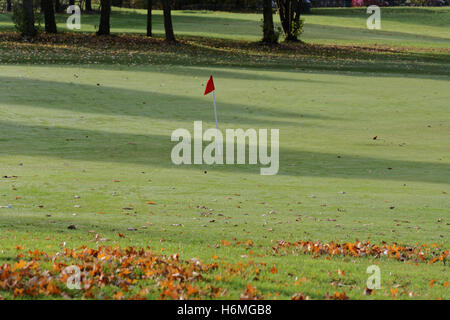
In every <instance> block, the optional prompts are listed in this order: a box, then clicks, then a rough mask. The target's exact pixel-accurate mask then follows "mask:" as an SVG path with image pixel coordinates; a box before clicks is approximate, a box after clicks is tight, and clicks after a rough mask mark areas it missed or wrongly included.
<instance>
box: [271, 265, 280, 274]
mask: <svg viewBox="0 0 450 320" xmlns="http://www.w3.org/2000/svg"><path fill="white" fill-rule="evenodd" d="M277 272H278V270H277V268H275V267H272V269H270V273H272V274H275V273H277Z"/></svg>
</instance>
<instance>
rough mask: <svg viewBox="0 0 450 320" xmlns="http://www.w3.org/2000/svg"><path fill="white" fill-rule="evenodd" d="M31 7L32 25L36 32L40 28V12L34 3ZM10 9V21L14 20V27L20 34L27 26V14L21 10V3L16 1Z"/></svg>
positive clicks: (24, 31) (23, 32)
mask: <svg viewBox="0 0 450 320" xmlns="http://www.w3.org/2000/svg"><path fill="white" fill-rule="evenodd" d="M33 8H34V9H33V14H34V27H35V30H36V33H38V32H39V30H40V29H41V22H42V14H41V13H40V12H38V10H37V5H36V4H35V5H34V7H33ZM12 9H13V10H12V21H13V22H14V27H15V29H16V30H17V31H18V32H20V33H21V34H25V33H26V28H27V16H26V15H25V13H24V11H23V7H22V3H21V2H18V1H16V2H14V4H13V7H12Z"/></svg>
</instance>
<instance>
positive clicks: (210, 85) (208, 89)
mask: <svg viewBox="0 0 450 320" xmlns="http://www.w3.org/2000/svg"><path fill="white" fill-rule="evenodd" d="M215 89H216V88H215V87H214V80H213V76H211V77H209V80H208V83H207V84H206V89H205V96H206V95H207V94H208V93H210V92H212V91H214V90H215Z"/></svg>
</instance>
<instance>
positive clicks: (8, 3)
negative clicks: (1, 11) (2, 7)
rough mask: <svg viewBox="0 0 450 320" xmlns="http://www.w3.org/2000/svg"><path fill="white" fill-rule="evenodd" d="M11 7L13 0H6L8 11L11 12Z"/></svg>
mask: <svg viewBox="0 0 450 320" xmlns="http://www.w3.org/2000/svg"><path fill="white" fill-rule="evenodd" d="M11 9H12V7H11V0H6V12H10V11H11Z"/></svg>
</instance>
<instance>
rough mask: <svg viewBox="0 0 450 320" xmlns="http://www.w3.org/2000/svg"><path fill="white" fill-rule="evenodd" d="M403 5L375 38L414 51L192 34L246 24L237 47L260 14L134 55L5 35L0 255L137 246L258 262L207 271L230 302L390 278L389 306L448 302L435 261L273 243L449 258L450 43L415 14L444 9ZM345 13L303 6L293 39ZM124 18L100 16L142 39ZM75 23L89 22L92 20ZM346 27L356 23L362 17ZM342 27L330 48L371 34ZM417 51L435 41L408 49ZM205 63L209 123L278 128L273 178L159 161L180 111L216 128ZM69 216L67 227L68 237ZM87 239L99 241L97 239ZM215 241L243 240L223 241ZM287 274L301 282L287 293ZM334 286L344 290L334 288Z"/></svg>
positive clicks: (248, 169) (352, 290) (206, 17)
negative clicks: (272, 43)
mask: <svg viewBox="0 0 450 320" xmlns="http://www.w3.org/2000/svg"><path fill="white" fill-rule="evenodd" d="M395 10H400V9H394V10H393V11H392V12H395ZM402 10H405V9H402ZM408 10H410V11H407V12H409V13H408V14H409V15H411V16H412V17H413V18H414V20H413V21H411V20H408V19H405V18H403V17H402V18H396V17H394V15H393V16H392V17H391V18H390V20H388V21H386V22H383V23H384V25H383V27H384V26H386V28H388V27H389V26H393V27H392V28H394V27H395V26H396V25H411V29H410V31H409V32H406V31H405V32H404V33H403V32H402V33H401V34H399V33H392V34H389V36H387V37H386V38H384V40H383V41H384V42H383V44H385V45H389V43H391V42H392V43H395V44H399V46H402V45H405V46H417V49H418V50H417V52H416V53H411V52H408V51H406V50H404V51H398V52H397V51H396V52H384V51H375V52H370V51H364V50H359V49H358V50H351V51H345V50H344V49H332V48H331V49H330V47H327V46H324V47H317V48H316V47H311V48H309V47H306V48H305V47H304V46H301V45H299V46H294V47H289V46H285V47H281V48H280V49H274V50H272V49H267V48H263V47H258V46H253V45H250V44H246V43H241V42H232V41H222V40H214V41H213V40H211V41H209V40H208V41H207V40H202V39H199V38H196V37H194V36H201V35H208V36H211V37H213V36H217V37H220V38H227V37H233V38H234V37H235V36H236V34H234V33H233V30H240V29H241V28H238V27H237V25H240V23H242V24H244V25H245V24H249V25H250V24H252V25H253V27H252V28H253V29H251V30H254V33H253V34H252V33H251V32H249V34H250V35H247V34H242V39H246V40H256V39H257V38H258V37H259V35H258V30H259V29H258V25H257V23H258V19H259V16H256V15H247V14H242V15H240V14H226V13H217V14H215V13H205V14H202V13H193V14H190V13H176V16H175V21H176V23H175V27H176V30H177V31H178V33H179V34H184V35H185V38H184V39H183V41H182V42H181V43H180V44H179V45H177V46H169V47H167V46H165V45H163V44H161V43H160V42H158V41H153V42H152V41H148V42H143V43H140V42H138V44H136V45H135V51H134V52H133V54H132V55H128V52H127V51H126V50H125V51H124V52H121V51H120V50H119V49H118V48H119V47H118V45H117V44H115V43H113V44H111V45H110V46H109V47H108V48H100V47H95V46H94V44H89V43H86V44H84V43H80V44H79V46H77V45H73V44H72V42H71V41H72V40H69V41H67V43H66V44H62V43H59V42H58V41H55V42H52V41H49V43H48V44H47V43H42V44H24V43H20V42H17V41H15V40H8V39H6V40H5V39H3V40H4V41H3V43H0V55H1V57H2V58H1V59H2V61H3V64H2V65H0V85H1V91H0V112H1V114H2V119H1V126H0V146H1V151H0V169H1V171H0V175H1V176H17V178H1V179H0V205H7V204H11V205H12V208H10V209H7V208H1V209H0V263H11V262H15V261H16V260H17V258H16V255H17V251H16V250H15V249H14V246H15V245H22V246H25V247H26V249H34V248H39V249H41V250H46V251H51V252H56V251H57V250H59V248H60V245H61V243H63V242H65V245H66V247H70V248H72V247H78V246H81V245H87V246H91V247H96V246H98V245H101V244H106V245H114V244H119V245H121V246H135V247H145V246H150V247H151V248H153V249H154V250H157V251H160V250H163V251H162V253H164V254H171V253H175V252H178V253H180V255H181V256H182V258H184V259H189V258H192V257H198V258H200V259H201V260H203V261H205V262H214V261H218V262H219V263H221V264H222V263H226V262H230V263H237V262H248V261H250V260H251V261H255V262H262V261H263V262H266V263H267V267H266V268H264V269H263V270H262V275H261V277H260V279H259V280H255V279H254V278H253V277H251V276H250V275H249V274H245V273H244V275H242V276H236V277H229V278H226V279H224V280H222V281H216V282H215V285H216V286H219V287H224V288H227V289H228V293H227V295H226V296H225V297H224V298H238V297H239V294H240V293H242V292H243V291H244V290H245V286H246V284H247V283H251V284H252V285H255V286H257V288H258V291H260V292H261V293H262V294H264V295H265V297H266V298H273V297H274V295H275V293H277V292H278V293H279V298H280V299H289V298H290V297H291V296H292V295H293V294H294V293H296V292H303V293H304V294H306V295H309V296H310V297H311V298H314V299H322V298H323V297H324V295H325V293H327V292H329V293H334V292H336V291H340V292H342V291H345V292H346V293H347V295H348V296H349V297H350V298H352V299H372V298H384V299H386V298H392V296H391V292H390V289H391V288H399V293H398V298H400V299H411V298H423V299H436V298H438V297H441V298H444V299H449V298H450V295H449V292H448V290H449V289H448V287H444V283H445V282H446V281H448V280H449V277H448V275H449V270H448V264H447V265H444V264H443V263H442V262H439V263H435V264H432V265H429V264H426V263H417V264H416V263H414V262H412V261H408V262H399V261H395V260H388V259H385V258H381V259H374V258H369V257H366V258H357V259H356V258H348V257H347V258H343V257H333V258H331V259H329V260H327V259H326V258H325V257H319V258H315V259H313V258H312V257H311V256H310V255H298V256H294V255H286V256H276V255H273V254H272V253H271V247H272V246H273V245H274V244H275V242H276V241H277V240H280V239H284V240H286V241H296V240H300V239H303V240H320V241H322V242H328V241H338V242H347V241H354V240H355V239H356V238H358V239H360V240H368V239H369V240H370V241H371V242H375V243H379V242H382V241H386V242H388V243H393V242H397V243H402V244H407V245H411V246H416V245H420V244H424V243H428V244H432V243H437V244H439V245H440V246H442V247H443V248H446V249H447V250H448V248H449V239H448V235H449V232H448V228H449V223H450V221H449V220H448V212H449V205H450V202H449V193H450V189H449V183H450V178H449V173H450V158H449V148H448V147H449V146H448V145H447V144H446V142H447V141H449V138H450V134H449V132H450V130H449V126H450V123H449V121H448V114H449V111H450V107H449V104H448V101H449V100H450V94H449V91H448V86H449V74H448V64H449V61H448V53H447V55H446V50H447V49H446V48H448V44H449V42H448V41H449V40H448V30H446V27H445V26H444V25H440V22H439V21H438V20H433V22H432V21H431V19H427V18H425V16H426V15H427V14H428V11H430V12H433V14H436V15H439V13H437V12H442V13H443V14H444V15H445V16H446V17H448V11H447V10H445V9H444V10H442V11H439V10H437V9H424V10H427V11H423V12H422V11H419V10H418V11H417V12H416V11H413V10H411V9H408ZM348 12H350V13H348ZM356 12H358V11H357V10H348V11H345V10H335V9H333V10H332V9H327V10H320V11H318V13H317V14H315V15H312V16H308V17H307V18H306V19H307V21H308V19H311V21H314V23H312V22H311V25H312V26H311V29H310V31H308V30H306V31H305V38H304V39H305V40H307V39H310V38H308V37H313V36H314V33H313V31H312V30H314V28H317V29H315V30H316V31H318V30H320V27H318V26H320V25H327V27H326V29H327V30H328V32H324V33H323V34H324V38H321V39H315V40H316V41H318V42H323V43H330V41H328V39H331V38H333V33H332V32H331V30H335V31H334V32H338V30H341V29H339V28H335V27H334V26H335V24H338V25H341V26H348V27H349V28H353V27H352V26H350V22H351V21H355V22H357V21H363V20H364V18H358V17H355V15H356ZM424 12H425V13H424ZM328 14H332V16H331V17H327V15H328ZM129 15H130V18H133V19H137V22H139V23H140V24H138V23H136V24H133V23H131V21H132V20H130V19H127V18H126V17H127V15H122V14H120V15H119V13H117V12H115V17H116V19H118V20H116V21H117V23H115V20H114V19H113V23H112V24H113V26H114V25H116V26H120V28H119V27H117V28H118V29H115V31H117V32H133V33H136V32H142V30H143V21H144V16H143V15H142V14H137V13H129ZM348 15H349V16H348ZM0 17H2V19H3V18H4V16H0ZM87 19H92V25H94V20H95V19H94V17H89V18H86V20H87ZM157 19H158V17H157ZM190 19H194V21H197V22H196V23H194V24H192V23H191V22H189V21H193V20H190ZM227 19H229V20H230V21H229V22H230V26H228V25H227V26H226V27H224V24H225V21H228V20H227ZM177 20H178V22H177ZM0 21H1V20H0ZM3 21H6V20H5V19H4V20H3ZM183 21H185V22H183ZM442 21H443V20H442ZM119 22H121V23H119ZM157 22H158V20H157ZM200 22H202V23H200ZM206 23H208V28H206V27H205V28H203V27H200V26H203V25H206ZM235 24H237V25H235ZM132 25H133V27H131V26H132ZM307 25H308V24H307ZM2 26H5V24H2ZM231 26H232V28H236V29H231V30H230V28H231ZM6 27H7V28H10V25H9V24H8V25H6ZM156 28H157V30H158V28H161V27H160V26H158V24H157V27H156ZM395 28H397V27H395ZM198 29H203V30H205V31H204V32H206V34H202V33H196V32H197V31H196V30H198ZM357 29H358V30H359V32H362V33H366V31H365V30H364V26H363V27H358V28H357ZM159 30H160V31H161V29H159ZM214 30H215V31H214ZM342 30H345V33H347V36H346V37H350V38H346V37H343V38H342V39H340V40H337V41H338V42H339V43H340V44H350V43H356V44H368V43H373V39H372V38H371V36H368V37H367V38H363V37H359V36H358V35H357V33H352V32H350V31H348V30H347V29H342ZM85 31H93V28H92V30H85ZM241 32H242V33H244V31H243V30H242V31H241ZM367 32H368V31H367ZM383 32H385V31H383ZM386 32H387V31H386ZM445 32H446V33H445ZM352 34H355V36H354V37H353V36H352ZM408 34H412V35H413V36H411V37H410V35H408ZM409 37H410V38H409ZM82 39H83V38H82ZM108 41H109V40H108ZM111 41H114V39H113V40H111ZM402 41H403V42H402ZM377 43H378V40H377ZM379 44H381V42H380V43H379ZM127 45H130V44H129V43H128V44H127ZM308 48H309V49H308ZM430 48H435V49H437V51H436V52H434V53H427V52H419V51H420V50H424V51H426V50H428V49H430ZM442 50H443V51H442ZM181 52H182V53H183V54H181ZM89 55H91V60H89V61H88V60H87V59H88V58H87V57H88V56H89ZM112 56H115V57H116V58H115V59H111V57H112ZM83 59H85V60H83ZM87 62H89V63H90V64H88V63H87ZM40 63H42V64H40ZM211 73H212V74H214V76H215V79H216V88H217V92H216V96H217V104H218V111H219V120H220V126H221V128H244V129H245V128H279V129H280V171H279V174H278V175H277V176H260V175H259V166H249V165H240V166H212V167H211V166H204V165H195V166H194V165H193V166H180V167H177V166H175V165H173V164H172V163H171V160H170V152H171V149H172V147H173V146H174V143H172V142H171V141H170V135H171V133H172V131H173V130H175V129H177V128H180V127H182V128H187V129H189V130H190V131H192V130H193V128H192V126H193V121H194V120H202V121H203V122H204V126H207V127H214V114H213V109H212V106H211V100H210V97H203V95H202V90H203V87H202V85H204V83H205V81H206V80H207V78H208V76H209V75H210V74H211ZM374 136H378V139H377V140H373V137H374ZM389 168H390V169H389ZM205 171H206V173H205ZM119 181H120V182H119ZM342 191H344V192H345V193H342ZM75 195H78V196H80V197H81V198H80V199H75V198H74V196H75ZM147 201H154V202H156V205H148V204H147ZM75 205H80V206H81V207H79V208H78V207H75ZM40 206H41V207H40ZM199 206H200V207H201V206H205V207H206V208H207V209H213V210H212V212H213V214H212V215H210V216H209V217H204V216H202V215H201V212H203V211H205V210H207V209H202V208H199ZM124 207H133V208H134V210H132V211H127V210H123V209H122V208H124ZM390 207H395V208H394V209H390ZM270 211H275V214H269V212H270ZM99 212H103V213H104V214H99ZM150 212H151V213H150ZM47 215H49V216H47ZM222 215H223V216H222ZM212 219H214V220H215V222H210V221H211V220H212ZM71 224H75V225H76V226H77V229H76V230H68V229H67V226H68V225H71ZM174 225H180V226H174ZM143 226H145V227H146V228H143ZM130 227H133V228H137V229H138V230H137V231H128V230H127V229H128V228H130ZM118 232H120V233H123V234H125V236H126V238H120V237H119V236H118ZM96 234H99V236H100V238H107V239H108V240H106V241H105V242H101V243H98V242H96V241H95V240H94V237H95V235H96ZM161 239H164V241H161ZM222 239H225V240H227V241H231V242H232V243H234V241H233V239H237V240H240V241H245V240H247V239H251V240H252V241H253V242H254V243H255V244H254V246H253V247H252V248H246V247H245V246H236V245H234V244H232V245H230V246H223V245H221V244H220V243H221V240H222ZM250 250H252V251H253V252H250ZM213 255H217V256H218V257H219V259H218V260H214V259H213V258H212V256H213ZM372 264H377V265H379V266H380V268H381V274H382V289H381V290H377V291H376V292H375V294H374V295H373V296H364V295H363V290H364V288H365V286H366V285H365V283H366V279H367V277H368V275H367V274H366V268H367V267H368V266H369V265H372ZM272 266H275V267H276V269H277V270H278V272H277V273H276V274H272V273H270V269H271V268H272ZM338 269H341V270H344V271H345V274H346V275H345V276H339V275H338V274H337V270H338ZM222 272H223V270H220V269H219V270H218V271H217V272H216V273H214V274H211V275H210V278H209V279H207V280H211V279H212V277H213V276H215V275H217V274H221V273H222ZM296 277H298V278H302V277H305V278H306V279H307V281H306V282H304V283H302V284H301V285H300V286H296V285H294V283H295V278H296ZM337 279H339V281H340V282H341V283H343V284H344V286H342V287H336V286H333V285H332V283H333V281H335V280H337ZM431 280H436V284H435V285H434V286H433V287H431V286H429V282H430V281H431ZM112 292H113V291H112ZM410 292H412V293H413V294H412V297H410V296H409V293H410ZM1 294H2V296H3V297H5V298H10V297H11V294H10V293H8V292H2V293H1ZM151 297H157V294H156V293H154V294H153V295H152V296H151Z"/></svg>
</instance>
